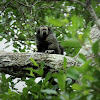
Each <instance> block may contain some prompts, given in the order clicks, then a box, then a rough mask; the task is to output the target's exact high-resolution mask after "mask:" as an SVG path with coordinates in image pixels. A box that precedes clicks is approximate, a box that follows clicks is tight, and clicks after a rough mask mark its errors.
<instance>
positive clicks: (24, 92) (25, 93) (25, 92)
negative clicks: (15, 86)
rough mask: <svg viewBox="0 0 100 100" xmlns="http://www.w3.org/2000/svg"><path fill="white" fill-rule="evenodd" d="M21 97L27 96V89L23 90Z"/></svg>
mask: <svg viewBox="0 0 100 100" xmlns="http://www.w3.org/2000/svg"><path fill="white" fill-rule="evenodd" d="M23 95H24V96H27V95H28V88H27V87H25V88H23Z"/></svg>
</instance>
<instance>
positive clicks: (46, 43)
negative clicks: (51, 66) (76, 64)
mask: <svg viewBox="0 0 100 100" xmlns="http://www.w3.org/2000/svg"><path fill="white" fill-rule="evenodd" d="M36 47H37V52H45V53H48V50H54V52H52V53H55V54H63V52H64V49H63V47H62V46H61V45H60V44H59V43H58V41H57V39H56V37H55V36H54V33H53V32H52V31H51V28H50V27H48V26H40V27H39V28H38V30H37V33H36Z"/></svg>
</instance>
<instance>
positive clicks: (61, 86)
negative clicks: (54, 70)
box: [57, 73, 66, 91]
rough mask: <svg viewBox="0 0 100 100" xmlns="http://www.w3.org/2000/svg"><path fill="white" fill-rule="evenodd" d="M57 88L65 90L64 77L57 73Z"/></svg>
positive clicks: (62, 74)
mask: <svg viewBox="0 0 100 100" xmlns="http://www.w3.org/2000/svg"><path fill="white" fill-rule="evenodd" d="M57 79H58V85H59V88H60V89H61V90H62V91H64V90H65V81H66V75H65V74H64V73H59V74H58V76H57Z"/></svg>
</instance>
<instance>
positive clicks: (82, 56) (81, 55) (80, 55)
mask: <svg viewBox="0 0 100 100" xmlns="http://www.w3.org/2000/svg"><path fill="white" fill-rule="evenodd" d="M79 57H80V58H81V59H82V60H83V61H86V57H85V56H84V55H83V54H82V53H80V54H79Z"/></svg>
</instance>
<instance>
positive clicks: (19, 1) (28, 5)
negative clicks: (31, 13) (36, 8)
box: [15, 0, 32, 8]
mask: <svg viewBox="0 0 100 100" xmlns="http://www.w3.org/2000/svg"><path fill="white" fill-rule="evenodd" d="M15 1H16V2H17V3H19V4H21V5H22V6H25V7H29V8H31V7H32V6H29V5H26V4H24V3H22V2H20V1H17V0H15Z"/></svg>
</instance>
